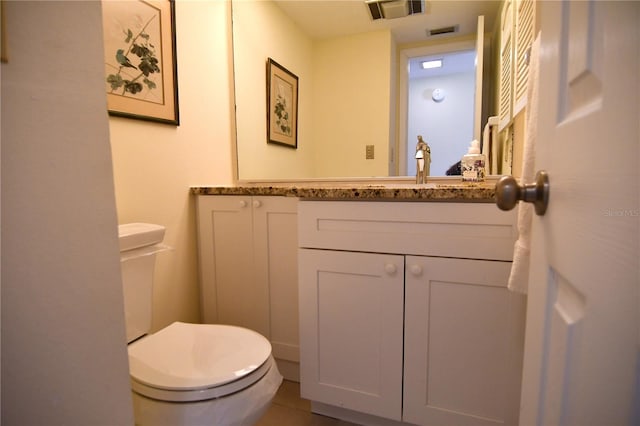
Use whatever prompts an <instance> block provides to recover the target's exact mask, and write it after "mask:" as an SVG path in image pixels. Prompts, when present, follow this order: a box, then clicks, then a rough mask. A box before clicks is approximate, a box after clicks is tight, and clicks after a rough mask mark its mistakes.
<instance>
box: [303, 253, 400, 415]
mask: <svg viewBox="0 0 640 426" xmlns="http://www.w3.org/2000/svg"><path fill="white" fill-rule="evenodd" d="M298 265H299V276H300V279H299V292H300V350H301V351H300V358H301V359H300V362H301V365H300V375H301V391H302V396H303V397H304V398H308V399H311V400H314V401H318V402H323V403H326V404H330V405H334V406H337V407H342V408H347V409H351V410H356V411H360V412H363V413H369V414H373V415H377V416H381V417H386V418H390V419H395V420H400V417H401V410H402V323H403V297H404V296H403V287H404V286H403V282H404V269H403V266H404V258H403V256H398V255H383V254H373V253H356V252H339V251H326V250H313V249H300V250H299V254H298Z"/></svg>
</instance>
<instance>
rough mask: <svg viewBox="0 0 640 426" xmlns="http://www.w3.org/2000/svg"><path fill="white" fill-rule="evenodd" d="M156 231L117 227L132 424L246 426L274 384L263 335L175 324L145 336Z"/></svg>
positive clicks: (160, 233)
mask: <svg viewBox="0 0 640 426" xmlns="http://www.w3.org/2000/svg"><path fill="white" fill-rule="evenodd" d="M164 231H165V228H164V227H163V226H160V225H152V224H147V223H131V224H126V225H120V226H119V236H120V260H121V263H122V282H123V289H124V302H125V315H126V326H127V341H128V342H129V371H130V374H131V387H132V394H133V406H134V415H135V422H136V425H153V426H158V425H171V426H179V425H198V426H205V425H216V426H217V425H224V426H232V425H243V426H245V425H246V426H249V425H252V424H254V423H255V422H256V421H257V420H258V419H259V418H260V416H261V415H262V414H263V413H264V412H265V411H266V409H267V408H268V407H269V404H270V403H271V399H272V398H273V396H274V395H275V393H276V391H277V390H278V387H279V386H280V384H281V382H282V376H281V375H280V373H279V371H278V368H277V366H276V363H275V361H274V359H273V356H272V355H271V344H270V343H269V341H268V340H267V339H266V338H264V337H263V336H262V335H260V334H258V333H256V332H254V331H252V330H248V329H245V328H241V327H234V326H227V325H217V324H215V325H214V324H186V323H181V322H174V323H173V324H171V325H169V326H168V327H166V328H164V329H162V330H160V331H158V332H157V333H154V334H149V335H148V334H147V333H149V331H150V328H151V306H152V287H153V269H154V265H155V256H156V253H158V252H159V251H163V250H166V249H167V248H166V246H163V245H161V242H162V239H163V238H164Z"/></svg>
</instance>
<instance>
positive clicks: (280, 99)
mask: <svg viewBox="0 0 640 426" xmlns="http://www.w3.org/2000/svg"><path fill="white" fill-rule="evenodd" d="M267 143H275V144H280V145H284V146H288V147H291V148H297V147H298V77H297V76H296V75H295V74H293V73H292V72H291V71H289V70H287V69H286V68H284V67H283V66H282V65H280V64H278V63H277V62H276V61H274V60H273V59H271V58H269V59H268V60H267Z"/></svg>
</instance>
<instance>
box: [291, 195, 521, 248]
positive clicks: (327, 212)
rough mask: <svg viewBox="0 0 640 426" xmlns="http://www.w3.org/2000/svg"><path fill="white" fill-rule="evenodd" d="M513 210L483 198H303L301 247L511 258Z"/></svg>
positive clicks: (299, 225) (300, 217)
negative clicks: (448, 200)
mask: <svg viewBox="0 0 640 426" xmlns="http://www.w3.org/2000/svg"><path fill="white" fill-rule="evenodd" d="M516 218H517V215H516V210H512V211H510V212H504V211H501V210H499V209H498V208H497V207H496V206H495V205H494V204H488V203H487V204H485V203H482V204H481V203H478V204H474V203H435V202H434V203H417V202H362V201H304V200H300V202H299V203H298V244H299V246H300V247H302V248H319V249H331V250H349V251H364V252H377V253H399V254H415V255H426V256H442V257H457V258H468V259H487V260H505V261H510V260H512V258H513V244H514V243H515V240H516V238H517V229H516Z"/></svg>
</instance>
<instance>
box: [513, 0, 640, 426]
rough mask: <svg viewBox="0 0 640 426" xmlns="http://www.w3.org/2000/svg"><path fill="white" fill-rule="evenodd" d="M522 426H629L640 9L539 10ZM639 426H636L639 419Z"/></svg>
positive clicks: (634, 346)
mask: <svg viewBox="0 0 640 426" xmlns="http://www.w3.org/2000/svg"><path fill="white" fill-rule="evenodd" d="M539 7H540V11H541V25H542V31H541V34H542V39H541V49H540V55H539V58H540V80H539V100H538V103H537V104H536V105H538V107H537V110H538V111H539V113H538V118H537V123H536V124H537V125H536V128H537V129H538V135H537V146H536V151H537V156H536V168H537V169H544V170H546V171H547V172H548V174H549V178H550V185H551V191H550V199H549V208H548V210H547V213H546V214H545V215H544V216H542V217H536V218H535V219H534V221H533V229H532V250H531V271H530V279H529V296H528V305H527V330H526V343H525V362H524V370H523V388H522V402H521V405H522V407H521V418H520V423H521V424H527V425H536V424H537V425H545V426H546V425H554V424H570V425H603V424H611V425H613V424H629V423H631V418H632V415H633V403H634V400H635V401H636V403H637V397H635V396H634V395H635V392H636V391H635V390H634V385H635V378H636V377H637V376H638V372H637V369H636V368H637V367H636V366H637V359H638V319H639V316H638V284H639V282H640V274H639V259H640V251H639V239H640V231H639V230H640V227H639V223H638V222H639V221H638V217H639V216H640V203H639V190H640V185H639V184H640V177H639V174H638V160H639V159H640V157H639V150H638V147H639V145H640V144H639V143H638V141H639V137H640V135H639V132H638V117H640V109H639V105H638V103H639V99H640V96H639V95H640V86H639V83H638V79H639V76H640V66H639V56H640V55H639V50H638V40H639V39H640V33H639V30H638V28H639V26H638V22H640V3H638V2H601V1H588V2H587V1H585V2H574V1H565V2H546V1H545V2H539ZM636 421H637V419H636Z"/></svg>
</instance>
